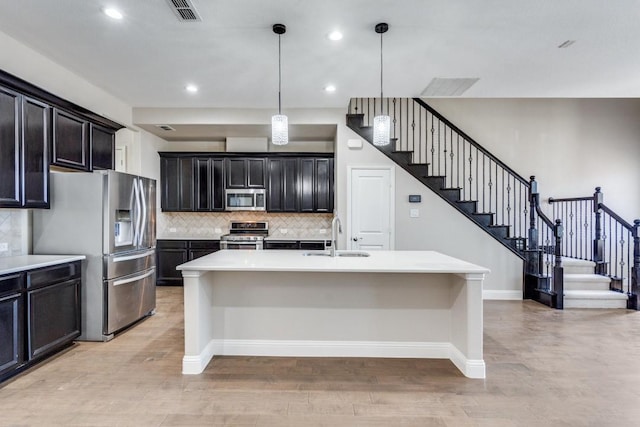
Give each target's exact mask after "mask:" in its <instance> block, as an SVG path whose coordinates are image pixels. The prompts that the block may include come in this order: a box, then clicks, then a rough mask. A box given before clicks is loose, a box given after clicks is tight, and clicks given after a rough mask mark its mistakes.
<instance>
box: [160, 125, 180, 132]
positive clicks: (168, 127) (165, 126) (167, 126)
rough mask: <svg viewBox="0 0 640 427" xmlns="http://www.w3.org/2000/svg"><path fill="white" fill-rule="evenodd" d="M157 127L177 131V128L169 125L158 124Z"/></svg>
mask: <svg viewBox="0 0 640 427" xmlns="http://www.w3.org/2000/svg"><path fill="white" fill-rule="evenodd" d="M156 127H157V128H160V129H162V130H166V131H168V132H175V131H176V130H175V129H174V128H172V127H171V126H169V125H156Z"/></svg>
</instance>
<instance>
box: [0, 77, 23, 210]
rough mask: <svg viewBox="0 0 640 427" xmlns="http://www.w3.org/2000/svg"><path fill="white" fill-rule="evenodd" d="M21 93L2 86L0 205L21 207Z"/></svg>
mask: <svg viewBox="0 0 640 427" xmlns="http://www.w3.org/2000/svg"><path fill="white" fill-rule="evenodd" d="M20 98H21V97H20V95H19V94H18V93H17V92H14V91H12V90H9V89H5V88H3V87H1V86H0V207H4V208H12V207H20V204H21V203H20V202H21V201H20V130H19V126H20Z"/></svg>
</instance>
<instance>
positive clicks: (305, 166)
mask: <svg viewBox="0 0 640 427" xmlns="http://www.w3.org/2000/svg"><path fill="white" fill-rule="evenodd" d="M299 186H300V211H301V212H333V159H329V158H303V159H300V178H299Z"/></svg>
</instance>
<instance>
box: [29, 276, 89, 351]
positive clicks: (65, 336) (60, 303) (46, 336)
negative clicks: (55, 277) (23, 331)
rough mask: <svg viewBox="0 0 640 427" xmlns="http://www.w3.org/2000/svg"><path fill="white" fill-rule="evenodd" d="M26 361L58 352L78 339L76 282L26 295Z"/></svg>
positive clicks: (78, 284) (77, 284)
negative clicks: (53, 351) (54, 351)
mask: <svg viewBox="0 0 640 427" xmlns="http://www.w3.org/2000/svg"><path fill="white" fill-rule="evenodd" d="M27 313H28V318H27V320H28V322H27V323H28V328H27V330H28V339H27V348H28V350H27V353H28V358H29V360H32V359H35V358H38V357H40V356H41V355H44V354H46V353H49V352H51V351H52V350H54V349H57V348H59V347H60V346H61V345H63V344H64V343H67V342H70V341H72V340H73V339H74V338H77V337H78V336H79V335H80V280H69V281H66V282H62V283H56V284H54V285H49V286H45V287H42V288H39V289H35V290H32V291H28V292H27Z"/></svg>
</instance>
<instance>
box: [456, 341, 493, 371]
mask: <svg viewBox="0 0 640 427" xmlns="http://www.w3.org/2000/svg"><path fill="white" fill-rule="evenodd" d="M449 359H451V361H452V362H453V364H454V365H456V367H457V368H458V369H460V372H462V373H463V374H464V376H465V377H468V378H486V368H485V364H484V360H482V359H479V360H478V359H467V358H466V356H465V355H464V354H462V352H461V351H460V350H458V349H457V348H456V347H454V346H453V345H451V351H450V356H449Z"/></svg>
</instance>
